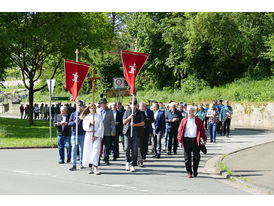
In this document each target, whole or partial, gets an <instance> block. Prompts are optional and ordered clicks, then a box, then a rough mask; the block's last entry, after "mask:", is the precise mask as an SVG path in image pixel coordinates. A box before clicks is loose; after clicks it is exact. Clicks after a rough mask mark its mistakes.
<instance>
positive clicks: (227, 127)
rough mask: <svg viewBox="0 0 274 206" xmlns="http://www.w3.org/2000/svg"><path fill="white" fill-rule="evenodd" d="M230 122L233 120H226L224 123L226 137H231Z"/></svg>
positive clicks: (223, 130) (223, 128)
mask: <svg viewBox="0 0 274 206" xmlns="http://www.w3.org/2000/svg"><path fill="white" fill-rule="evenodd" d="M230 122H231V119H229V118H226V119H225V121H223V122H222V132H223V135H226V136H227V137H228V136H229V133H230Z"/></svg>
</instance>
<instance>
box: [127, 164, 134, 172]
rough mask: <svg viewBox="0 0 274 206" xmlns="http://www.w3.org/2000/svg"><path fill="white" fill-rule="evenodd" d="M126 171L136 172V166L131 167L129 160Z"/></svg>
mask: <svg viewBox="0 0 274 206" xmlns="http://www.w3.org/2000/svg"><path fill="white" fill-rule="evenodd" d="M126 171H130V172H135V168H134V166H130V167H129V162H126Z"/></svg>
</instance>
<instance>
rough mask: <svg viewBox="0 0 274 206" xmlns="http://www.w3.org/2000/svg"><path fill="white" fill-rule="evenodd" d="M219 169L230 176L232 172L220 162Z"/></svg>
mask: <svg viewBox="0 0 274 206" xmlns="http://www.w3.org/2000/svg"><path fill="white" fill-rule="evenodd" d="M219 168H220V169H221V170H222V171H224V172H226V173H227V174H228V175H232V171H231V170H230V169H229V168H228V167H227V166H226V165H225V164H224V162H223V161H221V162H220V163H219Z"/></svg>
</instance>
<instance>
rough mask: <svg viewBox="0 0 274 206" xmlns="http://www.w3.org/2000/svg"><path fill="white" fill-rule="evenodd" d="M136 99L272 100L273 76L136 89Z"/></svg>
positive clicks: (44, 97) (39, 97) (41, 96)
mask: <svg viewBox="0 0 274 206" xmlns="http://www.w3.org/2000/svg"><path fill="white" fill-rule="evenodd" d="M53 96H70V94H69V92H67V91H63V92H54V94H53ZM95 96H96V101H98V100H99V96H100V94H99V93H98V94H96V95H95ZM79 99H83V100H85V101H86V102H90V101H91V100H92V94H88V95H83V94H81V90H80V93H79ZM137 99H138V101H139V102H140V101H146V102H147V100H148V99H154V100H157V101H160V102H168V101H169V100H173V101H175V102H188V103H191V102H196V103H198V102H208V101H210V102H211V101H212V100H214V99H223V100H225V99H228V100H230V101H233V102H273V101H274V77H270V78H265V79H262V80H251V79H248V78H243V79H239V80H237V81H234V82H233V83H230V84H226V85H223V86H220V87H214V88H210V87H205V88H202V89H200V88H196V89H194V90H193V92H191V93H186V92H183V90H178V89H177V90H176V89H172V88H164V89H163V90H154V89H152V90H149V91H140V90H137ZM129 100H130V97H123V98H122V99H121V101H122V102H123V103H128V102H129ZM112 101H117V98H108V102H112ZM35 102H48V92H44V93H36V94H35Z"/></svg>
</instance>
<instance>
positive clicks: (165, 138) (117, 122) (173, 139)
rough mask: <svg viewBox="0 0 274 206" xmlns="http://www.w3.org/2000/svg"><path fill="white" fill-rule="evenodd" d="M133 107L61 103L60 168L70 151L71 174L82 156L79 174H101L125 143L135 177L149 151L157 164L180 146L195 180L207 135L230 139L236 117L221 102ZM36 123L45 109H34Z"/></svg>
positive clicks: (55, 116) (57, 120) (56, 114)
mask: <svg viewBox="0 0 274 206" xmlns="http://www.w3.org/2000/svg"><path fill="white" fill-rule="evenodd" d="M131 103H132V102H129V103H128V104H126V105H124V106H123V105H122V104H121V102H112V103H109V104H108V103H107V100H106V98H102V99H101V100H100V101H99V102H98V104H96V105H93V104H89V105H85V104H84V103H83V102H82V101H78V103H77V108H76V104H75V106H74V107H72V106H71V104H66V105H61V103H58V104H57V105H56V106H55V105H52V108H51V114H52V121H54V126H55V127H57V136H58V138H57V139H58V151H59V164H64V163H65V149H66V162H67V163H70V162H72V167H71V168H70V171H76V170H77V167H76V166H77V155H78V156H79V158H78V160H79V164H80V169H82V168H86V167H88V168H90V170H89V174H96V175H98V174H101V173H100V171H99V166H100V162H101V160H103V161H104V165H106V166H107V165H110V164H111V163H110V162H111V161H112V162H115V161H117V160H118V159H119V158H120V151H119V148H120V147H119V142H121V143H122V147H121V148H122V149H123V151H124V152H125V170H126V171H130V172H136V167H137V166H138V167H144V162H145V161H146V158H147V155H148V154H149V146H150V148H151V153H150V154H152V157H153V158H157V159H159V158H161V155H162V154H163V153H166V154H167V155H176V154H177V149H178V147H182V148H183V150H184V158H185V166H186V170H187V173H188V177H189V178H192V177H193V176H194V177H197V176H198V166H199V162H200V144H201V142H202V143H204V144H206V142H207V135H206V130H208V133H209V135H210V142H212V143H216V135H217V133H219V134H220V135H221V136H222V135H223V136H226V137H229V135H230V122H231V118H232V114H233V112H232V107H231V106H230V105H229V101H227V100H226V101H225V102H224V103H225V104H223V103H222V100H219V101H217V100H215V101H213V102H212V104H211V105H209V104H206V105H205V106H204V104H203V103H201V104H199V105H195V104H191V105H187V103H185V102H181V103H175V102H173V101H169V103H168V104H164V103H162V102H157V101H150V102H149V104H147V103H146V102H140V103H138V101H137V99H134V101H133V103H134V104H133V108H132V106H131ZM76 109H77V111H78V112H76ZM132 109H133V111H132ZM28 111H29V106H28V105H26V106H25V107H24V106H23V105H21V107H20V112H21V118H23V116H24V115H23V113H24V112H25V117H24V118H28V117H29V114H28ZM77 114H78V118H77ZM34 119H41V120H49V107H48V105H47V104H45V105H44V104H41V105H40V107H39V105H38V104H35V105H34ZM76 127H77V128H78V129H77V130H78V135H76V133H77V131H76ZM162 143H163V145H162ZM111 154H112V160H110V156H111ZM192 156H193V157H192ZM192 160H193V164H192Z"/></svg>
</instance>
